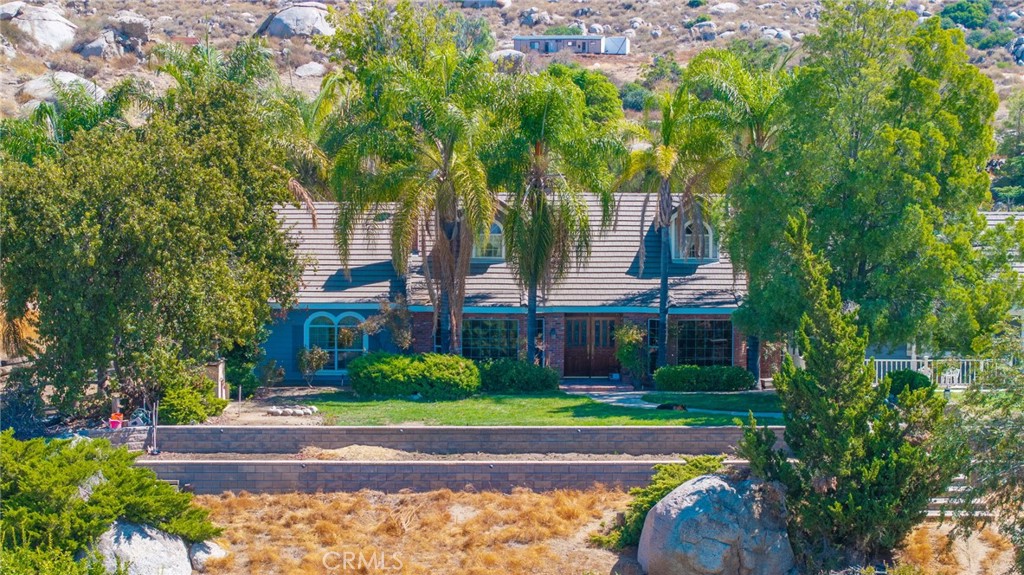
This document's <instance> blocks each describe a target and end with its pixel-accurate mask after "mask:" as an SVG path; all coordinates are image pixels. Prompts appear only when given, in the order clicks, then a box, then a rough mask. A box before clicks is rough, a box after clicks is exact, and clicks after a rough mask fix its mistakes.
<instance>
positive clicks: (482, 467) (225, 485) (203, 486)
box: [136, 460, 745, 494]
mask: <svg viewBox="0 0 1024 575" xmlns="http://www.w3.org/2000/svg"><path fill="white" fill-rule="evenodd" d="M659 463H678V461H569V462H566V461H391V462H382V461H280V460H277V461H267V460H261V461H255V460H248V461H246V460H234V461H226V460H217V461H195V460H189V461H184V460H179V461H160V460H139V461H137V462H136V464H137V465H140V466H142V467H146V468H149V469H152V470H153V471H154V472H156V474H157V476H158V477H159V478H160V479H164V480H172V481H174V480H176V481H178V483H179V485H180V486H181V488H183V489H188V490H191V491H194V492H195V493H198V494H219V493H223V492H225V491H236V492H237V491H242V490H245V491H249V492H252V493H290V492H299V493H317V492H332V491H349V492H351V491H359V490H361V489H372V490H375V491H384V492H387V493H395V492H398V491H401V490H412V491H432V490H436V489H451V490H454V491H462V490H478V491H483V490H497V491H505V492H508V491H510V490H512V489H514V488H516V487H527V488H530V489H533V490H535V491H548V490H552V489H588V488H590V487H593V486H594V485H595V484H599V483H600V484H603V485H607V486H610V487H620V488H630V487H637V486H642V485H647V484H648V483H649V482H650V479H651V475H652V474H653V472H654V470H653V468H654V465H656V464H659ZM729 464H730V465H732V466H736V465H744V464H745V463H744V462H730V463H729Z"/></svg>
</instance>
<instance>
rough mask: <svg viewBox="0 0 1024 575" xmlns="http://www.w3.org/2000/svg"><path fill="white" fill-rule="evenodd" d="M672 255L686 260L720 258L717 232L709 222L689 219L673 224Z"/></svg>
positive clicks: (700, 260) (704, 260)
mask: <svg viewBox="0 0 1024 575" xmlns="http://www.w3.org/2000/svg"><path fill="white" fill-rule="evenodd" d="M672 235H673V238H672V240H673V241H672V257H673V259H675V260H680V261H686V262H702V261H703V262H706V261H714V260H717V259H718V245H717V244H715V233H714V232H713V231H712V229H711V226H710V225H708V224H707V222H701V223H700V224H698V223H697V222H695V221H692V220H691V221H688V222H686V223H684V224H683V225H682V226H678V225H676V226H672Z"/></svg>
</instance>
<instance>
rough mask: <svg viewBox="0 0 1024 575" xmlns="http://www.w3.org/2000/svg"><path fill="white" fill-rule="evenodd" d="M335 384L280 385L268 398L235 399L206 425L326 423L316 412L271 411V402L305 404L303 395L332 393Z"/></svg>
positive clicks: (272, 404) (282, 404) (273, 404)
mask: <svg viewBox="0 0 1024 575" xmlns="http://www.w3.org/2000/svg"><path fill="white" fill-rule="evenodd" d="M335 391H338V388H336V387H279V388H275V389H272V390H271V391H270V393H269V395H268V396H267V397H265V398H256V399H247V400H245V401H242V402H241V403H239V402H238V401H232V402H231V403H230V404H229V405H228V407H227V408H226V409H225V410H224V413H222V414H221V415H219V416H217V417H212V418H210V419H209V420H207V422H206V425H323V424H324V419H323V417H321V416H320V415H319V414H315V415H303V416H294V415H268V414H267V408H268V407H272V406H275V405H276V406H285V405H296V404H298V405H304V403H303V401H302V398H303V397H308V396H310V395H317V394H320V393H333V392H335Z"/></svg>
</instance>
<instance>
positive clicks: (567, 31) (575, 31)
mask: <svg viewBox="0 0 1024 575" xmlns="http://www.w3.org/2000/svg"><path fill="white" fill-rule="evenodd" d="M582 33H583V28H580V27H579V26H576V25H572V24H562V25H559V26H549V27H548V29H547V30H544V35H545V36H579V35H580V34H582Z"/></svg>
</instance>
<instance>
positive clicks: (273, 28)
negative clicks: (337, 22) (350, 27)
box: [256, 2, 334, 38]
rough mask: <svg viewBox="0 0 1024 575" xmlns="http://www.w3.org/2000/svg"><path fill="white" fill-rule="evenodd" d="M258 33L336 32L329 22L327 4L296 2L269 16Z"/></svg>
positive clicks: (304, 33) (282, 36)
mask: <svg viewBox="0 0 1024 575" xmlns="http://www.w3.org/2000/svg"><path fill="white" fill-rule="evenodd" d="M256 33H257V34H261V35H267V36H273V37H275V38H291V37H292V36H315V35H318V34H324V35H329V34H333V33H334V26H331V25H330V23H328V22H327V5H326V4H322V3H320V2H296V3H295V4H292V5H291V6H288V7H286V8H284V9H283V10H280V11H279V12H276V13H274V14H271V15H270V16H269V17H267V19H266V20H264V21H263V24H260V27H259V30H257V31H256Z"/></svg>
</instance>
